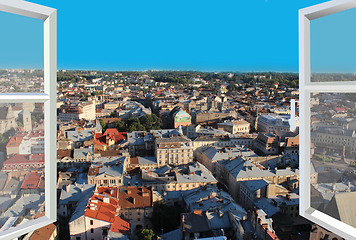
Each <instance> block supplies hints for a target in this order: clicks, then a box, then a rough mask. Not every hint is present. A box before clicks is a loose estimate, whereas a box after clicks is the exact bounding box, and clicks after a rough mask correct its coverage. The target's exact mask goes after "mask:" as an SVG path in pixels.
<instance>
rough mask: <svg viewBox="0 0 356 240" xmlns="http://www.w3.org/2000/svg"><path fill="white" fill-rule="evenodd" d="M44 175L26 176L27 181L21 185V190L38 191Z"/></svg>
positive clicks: (34, 173) (29, 174)
mask: <svg viewBox="0 0 356 240" xmlns="http://www.w3.org/2000/svg"><path fill="white" fill-rule="evenodd" d="M41 176H42V173H37V172H30V173H27V174H26V176H25V180H24V181H23V183H22V185H21V189H36V188H38V185H39V182H40V180H41Z"/></svg>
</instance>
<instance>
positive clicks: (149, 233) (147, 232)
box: [136, 229, 157, 240]
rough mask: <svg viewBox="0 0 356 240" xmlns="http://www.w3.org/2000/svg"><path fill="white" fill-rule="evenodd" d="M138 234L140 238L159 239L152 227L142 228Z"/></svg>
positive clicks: (145, 239) (140, 239)
mask: <svg viewBox="0 0 356 240" xmlns="http://www.w3.org/2000/svg"><path fill="white" fill-rule="evenodd" d="M136 234H137V238H138V240H154V239H157V238H156V236H155V234H154V232H153V230H152V229H141V230H139V231H138V232H137V233H136Z"/></svg>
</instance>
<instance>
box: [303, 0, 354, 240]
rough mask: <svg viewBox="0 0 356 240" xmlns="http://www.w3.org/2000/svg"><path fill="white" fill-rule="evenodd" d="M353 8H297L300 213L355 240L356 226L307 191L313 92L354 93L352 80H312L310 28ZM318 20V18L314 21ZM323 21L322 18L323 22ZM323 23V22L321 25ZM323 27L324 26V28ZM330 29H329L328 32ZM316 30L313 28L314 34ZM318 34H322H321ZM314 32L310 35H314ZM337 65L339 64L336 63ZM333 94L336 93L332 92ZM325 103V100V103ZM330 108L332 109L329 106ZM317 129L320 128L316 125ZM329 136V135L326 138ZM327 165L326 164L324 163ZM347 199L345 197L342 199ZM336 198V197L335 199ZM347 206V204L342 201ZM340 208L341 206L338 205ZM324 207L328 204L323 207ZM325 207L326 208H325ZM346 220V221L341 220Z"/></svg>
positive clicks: (344, 4)
mask: <svg viewBox="0 0 356 240" xmlns="http://www.w3.org/2000/svg"><path fill="white" fill-rule="evenodd" d="M354 7H355V1H346V2H343V1H330V2H325V3H322V4H318V5H315V6H312V7H308V8H305V9H301V10H299V46H300V51H299V54H300V55H299V66H300V68H299V86H300V88H299V94H300V95H299V112H300V113H303V115H302V114H300V116H302V117H299V129H300V130H299V145H300V146H299V147H300V151H299V154H300V155H299V156H300V165H299V166H300V169H299V173H300V198H299V203H300V205H299V214H300V215H301V216H303V217H305V218H307V219H308V220H310V221H312V222H314V223H316V224H318V225H320V226H322V227H324V228H326V229H328V230H329V231H331V232H333V233H335V234H337V235H339V236H340V237H342V238H345V239H354V238H355V236H356V228H354V227H352V226H351V225H350V224H347V223H346V221H347V220H346V219H347V218H348V217H345V218H342V219H343V221H340V220H338V219H337V218H336V217H335V216H332V214H329V213H327V211H321V210H318V207H315V205H314V204H315V203H313V199H312V198H311V194H310V190H311V182H310V179H311V172H312V169H313V167H311V164H312V163H311V154H310V150H311V146H310V145H311V144H310V142H311V126H310V122H311V121H310V118H311V107H312V106H311V104H310V102H311V98H312V96H314V95H320V96H321V95H323V94H325V96H326V95H327V94H328V95H329V94H330V93H331V94H332V95H331V96H333V98H334V99H336V98H337V95H338V94H340V93H341V94H344V95H347V94H353V95H354V94H356V93H355V92H356V91H355V87H354V84H355V81H353V80H347V79H346V81H338V80H336V79H332V80H331V81H325V80H321V81H312V80H313V78H312V76H311V64H310V63H311V58H310V52H311V46H310V42H311V38H310V36H311V30H314V29H315V28H314V27H315V26H320V25H318V23H320V22H322V21H323V20H324V19H323V18H324V17H326V16H328V15H332V14H335V13H337V14H335V15H336V16H335V18H333V17H334V16H333V17H332V18H333V20H335V19H337V18H338V16H343V17H344V16H345V15H347V13H339V12H342V11H344V10H349V9H351V8H354ZM332 18H329V19H327V20H326V21H328V24H327V26H331V25H333V23H335V22H333V23H332V24H331V23H330V22H331V21H330V20H331V19H332ZM316 19H317V21H315V20H316ZM311 23H312V24H317V25H313V28H311V27H310V25H311ZM325 23H326V22H325V21H324V24H325ZM336 23H338V24H344V25H346V24H349V23H347V22H345V23H340V18H339V22H337V21H336ZM324 26H325V25H324ZM324 26H323V27H324ZM319 30H320V29H318V34H315V35H319V36H321V34H322V31H320V32H319ZM327 31H328V32H327V34H330V33H332V31H333V30H332V29H329V28H328V30H327ZM330 31H331V32H330ZM315 32H316V31H313V33H315ZM320 33H321V34H320ZM315 35H313V36H315ZM340 43H341V42H338V43H334V45H330V43H326V45H328V50H327V52H328V53H329V52H332V51H335V49H339V45H340ZM347 47H348V48H350V49H352V48H353V46H352V45H351V46H347ZM338 64H339V63H338ZM334 93H336V94H334ZM324 103H325V102H324ZM329 109H331V108H329ZM319 129H320V128H319ZM328 138H330V136H329V137H328ZM325 142H326V143H330V140H329V141H325ZM331 145H332V144H328V146H327V147H328V149H332V147H336V146H335V145H334V146H331ZM325 165H326V164H325ZM343 199H346V198H343ZM335 201H336V200H335ZM343 205H347V204H343ZM337 207H341V206H337ZM326 208H327V206H326ZM326 208H325V210H326ZM344 221H345V222H344ZM352 224H353V223H352Z"/></svg>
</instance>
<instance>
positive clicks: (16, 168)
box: [0, 102, 45, 232]
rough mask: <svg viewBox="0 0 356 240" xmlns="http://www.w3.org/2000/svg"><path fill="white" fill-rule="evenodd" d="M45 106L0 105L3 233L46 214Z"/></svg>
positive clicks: (0, 210) (0, 195) (0, 198)
mask: <svg viewBox="0 0 356 240" xmlns="http://www.w3.org/2000/svg"><path fill="white" fill-rule="evenodd" d="M43 107H44V104H43V103H29V102H24V103H16V104H15V103H10V104H9V103H1V104H0V166H1V170H0V213H1V214H0V226H3V227H2V228H1V229H0V232H2V231H4V230H6V229H8V228H10V227H14V226H17V225H18V224H21V223H23V222H26V221H28V220H30V219H37V218H39V217H42V216H44V215H45V194H44V193H45V175H44V162H45V159H44V148H45V141H44V115H43Z"/></svg>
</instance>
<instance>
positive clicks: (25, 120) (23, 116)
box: [19, 110, 32, 132]
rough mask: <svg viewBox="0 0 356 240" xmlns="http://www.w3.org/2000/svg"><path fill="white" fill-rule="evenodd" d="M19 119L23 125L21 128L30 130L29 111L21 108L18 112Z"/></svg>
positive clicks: (26, 130)
mask: <svg viewBox="0 0 356 240" xmlns="http://www.w3.org/2000/svg"><path fill="white" fill-rule="evenodd" d="M19 121H20V122H21V123H22V125H23V130H24V131H25V132H30V131H31V130H32V123H31V113H30V112H28V111H27V110H22V111H21V112H19Z"/></svg>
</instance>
